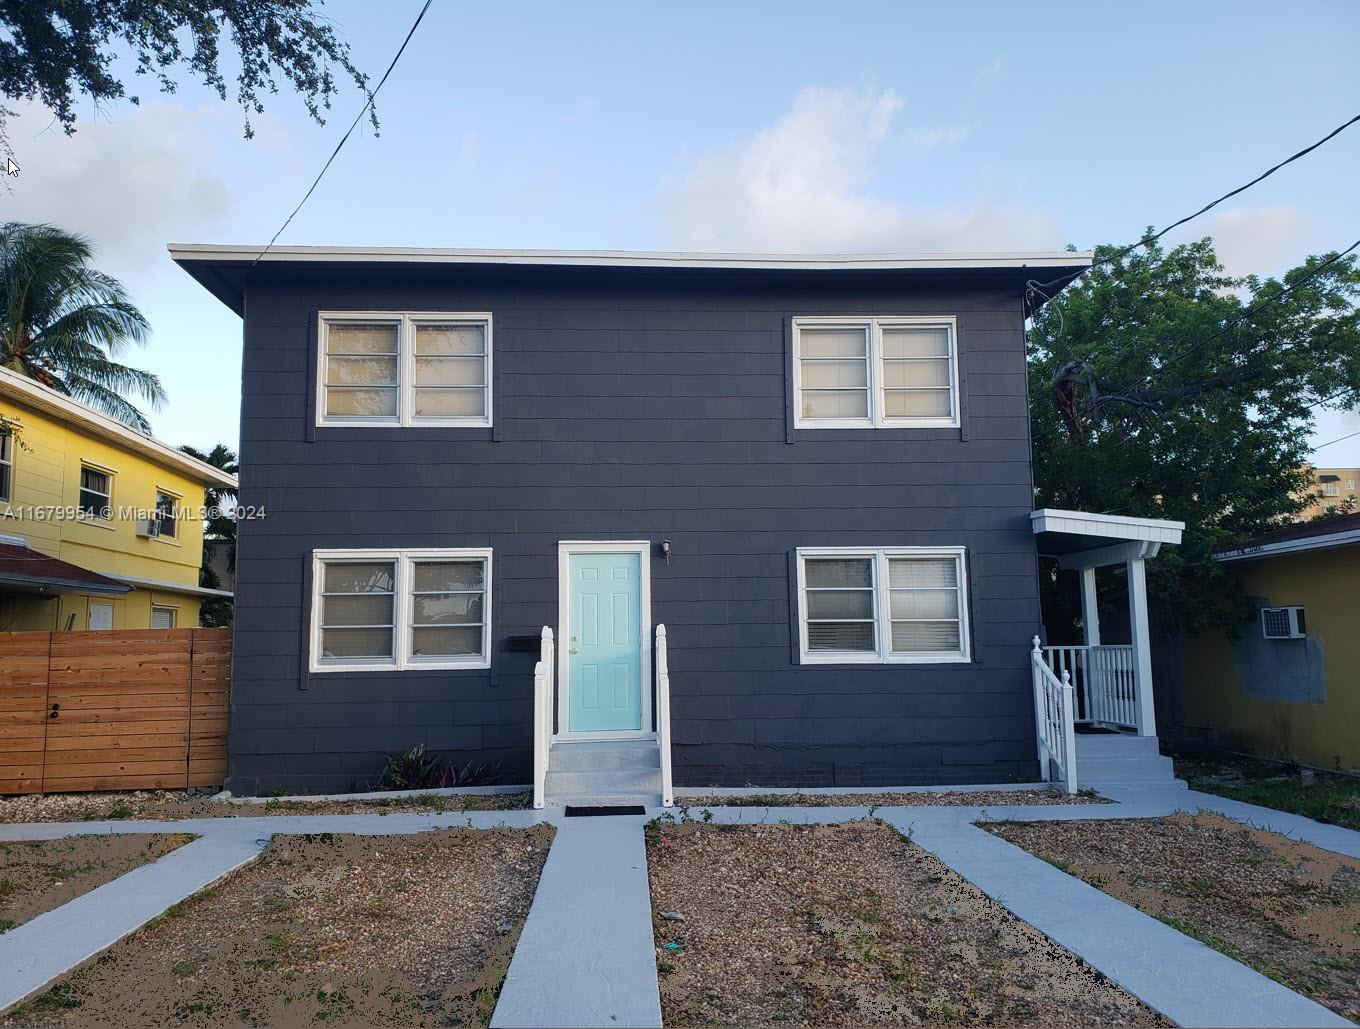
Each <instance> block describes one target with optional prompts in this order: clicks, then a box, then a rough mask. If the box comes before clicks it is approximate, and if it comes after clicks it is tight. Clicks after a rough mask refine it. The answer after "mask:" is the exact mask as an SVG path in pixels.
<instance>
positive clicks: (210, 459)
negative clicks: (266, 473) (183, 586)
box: [179, 443, 241, 627]
mask: <svg viewBox="0 0 1360 1029" xmlns="http://www.w3.org/2000/svg"><path fill="white" fill-rule="evenodd" d="M179 449H180V450H181V451H182V452H183V453H186V454H188V455H189V456H190V457H196V458H198V460H200V461H202V462H204V463H205V464H210V465H212V466H213V467H214V468H220V469H222V471H224V472H227V473H228V474H231V475H235V474H237V473H238V472H239V471H240V470H241V466H240V463H239V462H238V461H237V458H236V451H234V450H232V449H231V447H229V446H227V445H226V444H225V443H218V444H217V445H215V446H214V447H213V448H212V449H211V450H208V451H203V450H199V449H198V448H197V447H192V446H190V445H189V444H187V443H186V444H184V446H182V447H180V448H179ZM235 501H236V490H234V489H230V488H229V487H226V486H207V487H205V488H204V490H203V503H204V506H206V507H207V508H209V509H210V510H212V511H213V512H214V513H213V515H212V517H210V518H208V519H207V521H206V522H204V524H203V566H202V567H201V568H200V569H199V570H198V584H199V585H200V586H206V587H208V589H214V590H215V589H218V588H219V587H220V586H221V585H222V579H221V577H220V576H218V574H217V571H216V570H215V569H214V568H213V566H212V562H213V558H214V557H215V556H216V554H217V550H218V548H219V547H224V548H226V552H227V569H228V570H229V571H231V572H232V573H235V571H236V519H235V518H233V517H232V516H231V515H229V514H225V515H224V514H222V513H221V512H222V511H223V510H225V509H226V508H227V506H228V502H231V503H233V504H234V503H235ZM198 620H199V624H201V625H205V626H210V627H211V626H229V625H231V623H232V603H231V601H230V600H227V599H226V598H224V597H211V598H209V599H207V600H204V601H203V605H202V607H201V608H200V609H199V613H198Z"/></svg>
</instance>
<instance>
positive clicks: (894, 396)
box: [883, 389, 953, 418]
mask: <svg viewBox="0 0 1360 1029" xmlns="http://www.w3.org/2000/svg"><path fill="white" fill-rule="evenodd" d="M883 413H884V414H886V415H887V416H888V417H889V418H948V417H949V416H950V414H952V413H953V412H952V406H951V404H950V402H949V390H947V389H916V390H902V389H890V390H886V391H885V392H884V395H883Z"/></svg>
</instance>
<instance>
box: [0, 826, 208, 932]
mask: <svg viewBox="0 0 1360 1029" xmlns="http://www.w3.org/2000/svg"><path fill="white" fill-rule="evenodd" d="M193 839H194V837H192V836H189V835H185V834H181V833H176V834H173V835H165V836H147V835H145V834H132V833H129V834H126V835H119V836H72V837H71V838H70V839H65V840H25V841H23V842H18V843H0V933H5V932H9V930H11V929H13V928H14V927H15V926H17V925H22V924H23V923H24V922H27V921H28V920H29V919H30V918H35V917H37V916H38V915H41V914H42V913H43V912H44V911H51V910H52V909H53V908H58V907H61V905H63V904H65V903H66V902H67V901H68V900H74V899H75V898H76V897H79V896H80V895H81V894H84V893H89V892H90V891H91V890H93V889H94V888H95V887H97V886H103V885H104V884H105V883H106V882H112V881H113V880H114V879H117V878H118V877H119V876H120V875H123V874H124V873H126V872H131V871H132V870H133V869H134V868H137V867H139V866H141V865H144V864H146V863H147V862H149V861H155V860H156V859H157V858H159V857H163V856H165V855H166V854H169V853H170V852H171V851H172V850H175V849H176V848H178V847H182V846H184V844H186V843H188V842H190V841H191V840H193Z"/></svg>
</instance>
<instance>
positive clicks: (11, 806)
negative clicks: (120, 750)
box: [0, 790, 533, 823]
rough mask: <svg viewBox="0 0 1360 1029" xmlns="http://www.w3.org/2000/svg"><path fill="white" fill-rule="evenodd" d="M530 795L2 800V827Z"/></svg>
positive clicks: (459, 804)
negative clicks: (252, 800) (238, 800)
mask: <svg viewBox="0 0 1360 1029" xmlns="http://www.w3.org/2000/svg"><path fill="white" fill-rule="evenodd" d="M532 800H533V795H532V794H530V793H528V792H525V793H492V794H466V793H465V794H459V795H457V796H453V797H444V796H426V797H384V796H383V795H382V794H381V793H375V794H374V795H373V799H372V800H368V799H364V800H356V801H330V800H287V801H285V800H270V801H266V802H265V803H263V804H232V803H231V802H229V801H225V800H214V799H213V798H212V797H194V796H190V795H189V794H187V793H185V792H183V791H176V790H143V791H138V792H133V793H49V794H46V795H41V796H39V795H29V796H23V797H0V823H16V822H98V821H103V820H105V819H113V820H122V819H129V818H144V819H151V820H153V821H173V820H176V819H180V818H258V817H260V816H262V815H381V814H399V813H404V812H416V813H426V812H433V813H435V814H439V813H441V812H444V811H513V810H519V809H521V808H527V807H529V806H530V804H531V802H532Z"/></svg>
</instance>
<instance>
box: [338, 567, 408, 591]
mask: <svg viewBox="0 0 1360 1029" xmlns="http://www.w3.org/2000/svg"><path fill="white" fill-rule="evenodd" d="M325 577H326V589H325V592H327V593H391V592H392V591H393V590H395V589H396V584H397V577H396V566H395V565H394V564H393V563H392V562H391V561H354V562H340V561H333V562H330V563H328V564H327V565H326V570H325Z"/></svg>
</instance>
